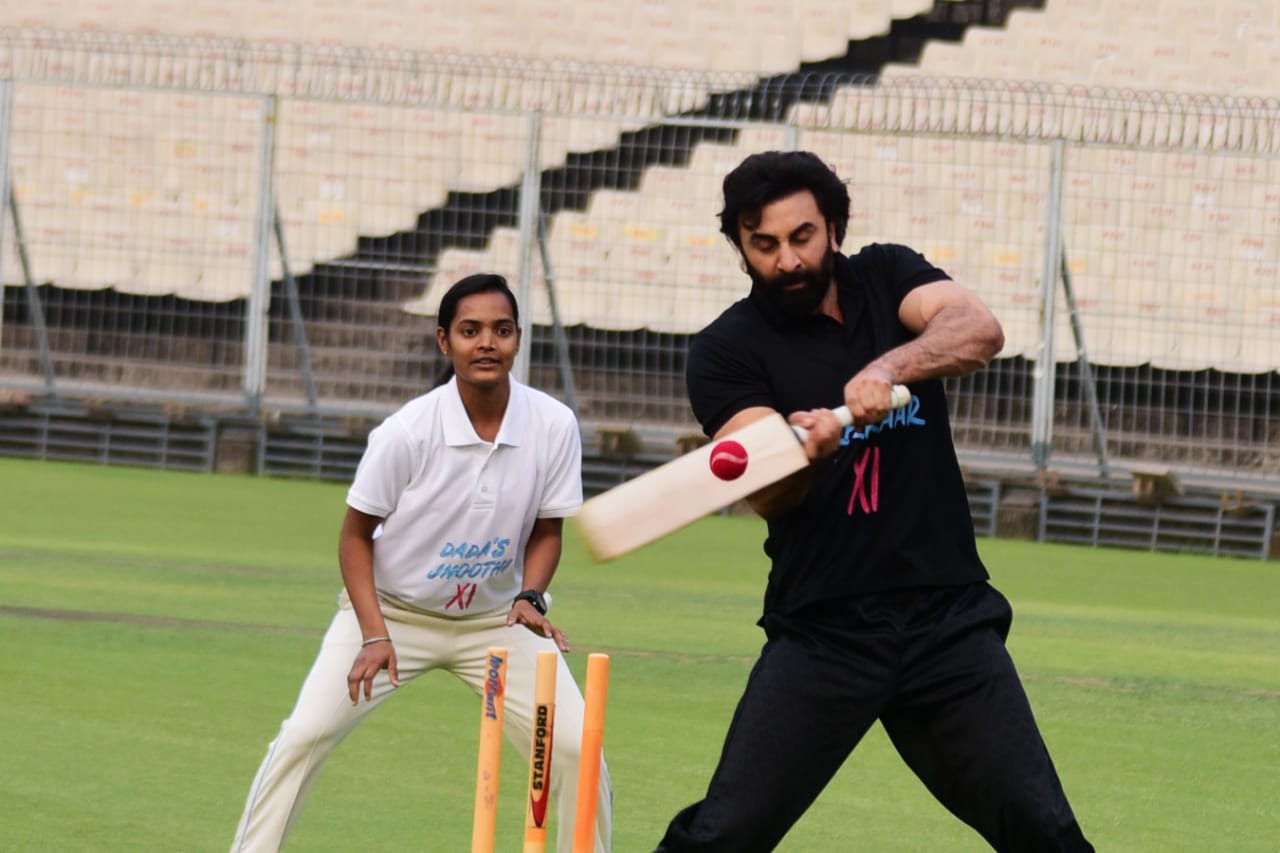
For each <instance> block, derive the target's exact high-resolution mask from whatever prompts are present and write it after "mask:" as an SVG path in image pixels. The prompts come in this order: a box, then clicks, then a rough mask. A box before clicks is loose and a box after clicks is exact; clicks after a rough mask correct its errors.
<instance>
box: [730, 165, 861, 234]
mask: <svg viewBox="0 0 1280 853" xmlns="http://www.w3.org/2000/svg"><path fill="white" fill-rule="evenodd" d="M723 189H724V209H723V210H721V211H720V232H721V233H722V234H724V236H726V237H728V238H729V240H730V242H732V243H733V245H735V246H737V247H738V248H742V242H741V239H740V238H739V236H738V226H739V225H745V226H746V227H748V228H752V227H754V226H756V225H759V224H760V220H759V217H760V210H761V209H762V208H763V207H764V206H765V205H766V204H771V203H773V202H775V201H777V200H778V199H780V198H786V197H787V196H789V195H792V194H794V193H797V192H801V191H802V190H808V191H809V192H811V193H813V198H814V200H815V201H816V202H817V203H818V210H819V212H821V213H822V216H823V218H825V219H826V220H827V222H829V223H831V224H832V225H835V227H836V243H837V244H839V243H843V242H844V235H845V230H846V229H847V228H848V226H849V189H848V187H846V186H845V185H844V181H842V180H840V178H838V177H837V176H836V173H835V172H833V171H831V168H830V167H829V166H828V165H827V164H826V163H823V162H822V160H820V159H819V158H818V156H817V155H816V154H812V153H810V152H808V151H763V152H761V153H759V154H752V155H751V156H750V157H748V158H747V159H745V160H743V161H742V162H741V163H739V164H738V166H737V167H736V168H735V169H734V170H733V171H732V172H730V173H729V174H727V175H725V176H724V187H723Z"/></svg>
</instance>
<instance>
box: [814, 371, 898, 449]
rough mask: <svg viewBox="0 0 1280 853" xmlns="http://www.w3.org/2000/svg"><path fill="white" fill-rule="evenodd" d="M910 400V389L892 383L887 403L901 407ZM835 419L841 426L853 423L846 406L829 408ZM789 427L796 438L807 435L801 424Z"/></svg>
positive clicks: (896, 407) (851, 415)
mask: <svg viewBox="0 0 1280 853" xmlns="http://www.w3.org/2000/svg"><path fill="white" fill-rule="evenodd" d="M910 402H911V389H910V388H908V387H907V386H906V385H894V386H893V390H892V391H890V392H889V405H890V406H892V407H893V408H895V409H901V408H902V407H903V406H905V405H906V404H907V403H910ZM831 411H832V412H833V413H834V414H835V416H836V420H838V421H840V425H841V426H849V425H850V424H851V423H853V413H852V412H850V411H849V407H848V406H837V407H836V408H834V409H832V410H831ZM791 429H792V430H793V431H794V432H795V434H796V438H798V439H800V441H801V442H803V441H804V440H805V439H807V438H808V437H809V431H808V430H807V429H805V428H804V427H802V426H795V425H794V424H793V425H792V427H791Z"/></svg>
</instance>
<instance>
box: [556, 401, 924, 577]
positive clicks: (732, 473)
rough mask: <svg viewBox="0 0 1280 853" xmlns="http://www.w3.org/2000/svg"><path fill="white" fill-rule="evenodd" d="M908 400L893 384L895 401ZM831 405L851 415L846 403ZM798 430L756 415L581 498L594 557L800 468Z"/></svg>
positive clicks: (644, 540) (621, 550)
mask: <svg viewBox="0 0 1280 853" xmlns="http://www.w3.org/2000/svg"><path fill="white" fill-rule="evenodd" d="M910 400H911V391H910V390H908V389H907V387H906V386H905V385H895V386H893V396H892V405H893V407H894V408H895V409H899V408H902V407H903V406H905V405H906V404H907V403H908V402H910ZM833 411H834V412H835V415H836V417H837V418H838V419H839V420H840V422H841V423H842V424H844V425H845V426H848V425H849V424H851V423H853V415H852V414H851V413H850V412H849V409H848V408H847V407H846V406H841V407H839V408H837V409H834V410H833ZM804 438H805V435H804V430H803V429H801V428H800V427H792V426H791V425H790V424H788V423H787V420H786V418H784V417H783V416H782V415H780V414H773V415H770V416H768V417H766V418H762V419H760V420H758V421H756V422H754V423H751V424H748V425H747V426H745V427H743V428H742V429H740V430H735V431H734V432H732V433H730V434H728V435H726V436H723V437H721V438H719V439H717V440H716V441H713V442H711V443H709V444H705V445H703V446H702V447H700V448H698V449H697V450H694V451H692V452H690V453H686V454H684V455H683V456H680V457H678V458H676V459H673V460H671V461H670V462H668V463H666V464H665V465H660V466H658V467H657V468H654V469H653V470H652V471H647V472H646V473H644V474H641V475H640V476H639V477H636V478H634V479H632V480H629V481H627V482H626V483H623V484H622V485H620V486H617V487H616V488H613V489H610V490H609V491H607V492H604V493H603V494H600V495H596V496H595V497H594V498H591V499H590V500H587V501H586V502H584V503H583V504H582V509H581V510H579V512H578V515H577V525H578V529H579V530H580V531H581V532H582V536H583V539H584V540H585V541H586V543H587V548H588V550H590V551H591V555H592V556H593V557H594V558H595V559H596V560H601V561H602V560H612V559H614V558H615V557H620V556H622V555H623V554H626V553H628V552H630V551H634V550H635V549H636V548H639V547H640V546H642V545H647V544H649V543H650V542H653V541H655V540H657V539H661V538H662V537H663V536H666V535H667V534H669V533H674V532H675V531H677V530H679V529H680V528H682V527H685V526H687V525H689V524H692V523H693V522H694V521H697V520H698V519H699V518H702V517H703V516H705V515H708V514H710V513H713V512H715V511H716V510H718V509H722V508H723V507H726V506H728V505H729V504H731V503H733V502H734V501H736V500H741V499H742V498H745V497H746V496H747V495H750V494H752V493H754V492H758V491H759V490H760V489H763V488H764V487H765V486H768V485H771V484H773V483H776V482H778V481H779V480H781V479H783V478H784V477H787V476H789V475H791V474H793V473H795V472H796V471H799V470H800V469H801V468H804V467H805V466H807V465H808V464H809V457H807V456H806V455H805V452H804V448H803V447H802V446H801V444H802V442H803V440H804Z"/></svg>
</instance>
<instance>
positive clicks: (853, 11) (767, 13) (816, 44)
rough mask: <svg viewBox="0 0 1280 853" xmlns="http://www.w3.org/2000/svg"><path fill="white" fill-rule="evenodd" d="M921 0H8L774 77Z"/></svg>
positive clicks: (126, 28)
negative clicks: (464, 0)
mask: <svg viewBox="0 0 1280 853" xmlns="http://www.w3.org/2000/svg"><path fill="white" fill-rule="evenodd" d="M931 5H932V3H931V2H921V0H797V2H793V3H788V4H782V5H778V4H776V3H768V2H765V0H747V2H728V0H693V2H689V0H640V2H633V3H618V2H612V1H611V0H575V2H572V3H565V2H562V0H518V2H514V3H510V2H508V3H501V2H497V0H477V2H472V3H461V4H459V3H453V2H448V0H371V2H366V3H357V4H352V3H340V2H335V0H254V2H252V3H249V2H243V0H242V2H239V3H237V2H234V1H233V2H231V3H227V2H213V0H193V2H187V3H179V2H176V0H151V2H125V0H106V2H99V3H93V4H84V3H74V2H70V0H10V2H8V3H6V4H5V6H4V11H3V12H0V25H4V26H27V27H49V28H56V29H67V30H107V31H123V32H149V33H152V32H157V33H166V34H173V35H187V36H215V37H221V38H240V39H249V40H254V41H283V42H296V43H305V44H326V45H350V46H359V47H369V48H395V49H402V50H414V51H432V52H451V53H463V54H475V55H500V56H512V57H523V58H529V59H541V60H547V61H554V60H576V61H583V62H603V63H608V64H618V63H632V64H636V65H644V66H651V67H661V68H688V69H696V70H708V69H709V70H719V71H737V72H743V71H745V72H751V73H773V72H780V71H787V70H790V69H794V68H796V67H797V66H798V65H799V64H800V63H801V62H804V61H814V60H820V59H828V58H830V57H833V56H839V55H842V54H843V53H844V52H845V50H846V49H847V43H848V41H849V40H850V39H855V38H866V37H868V36H871V35H879V34H882V33H884V32H886V31H887V30H888V29H889V25H890V23H891V22H892V20H893V19H894V18H901V17H909V16H911V15H916V14H919V13H921V12H923V11H927V10H928V8H929V7H930V6H931Z"/></svg>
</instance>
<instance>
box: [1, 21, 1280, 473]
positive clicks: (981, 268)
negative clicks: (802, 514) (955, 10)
mask: <svg viewBox="0 0 1280 853" xmlns="http://www.w3.org/2000/svg"><path fill="white" fill-rule="evenodd" d="M795 147H803V148H807V149H811V150H813V151H815V152H817V153H819V154H820V155H821V156H822V157H823V158H824V159H826V160H827V161H828V162H830V163H831V164H832V165H833V166H834V167H835V168H836V169H837V171H838V172H839V174H841V175H842V176H843V177H845V178H847V179H848V181H849V184H850V189H851V195H852V197H853V204H854V210H853V216H852V219H851V222H850V225H849V236H848V238H847V239H846V241H845V249H846V250H853V249H856V248H857V247H858V246H859V245H861V244H864V243H866V242H870V241H892V242H902V243H907V244H909V245H912V246H914V247H916V248H917V249H919V250H921V251H922V252H924V253H925V254H926V256H928V257H929V258H930V259H931V260H933V261H934V262H935V263H937V264H939V265H940V266H942V267H944V268H946V269H948V270H949V271H950V272H951V273H952V274H953V275H954V276H955V277H956V278H957V279H959V280H961V281H963V282H964V283H966V284H968V285H970V286H971V287H973V288H974V289H976V290H977V291H978V292H979V293H980V294H982V296H983V297H984V298H985V299H986V300H987V301H988V303H989V304H991V306H992V307H993V308H994V309H995V310H996V312H997V314H998V315H999V316H1000V318H1001V320H1002V322H1003V323H1004V325H1005V329H1006V333H1007V336H1008V341H1009V343H1008V346H1007V348H1006V350H1005V352H1004V353H1003V355H1002V357H1001V358H1000V359H999V360H997V361H996V362H995V363H994V364H992V365H991V366H990V367H989V368H988V369H986V370H984V371H982V372H980V373H979V374H977V375H975V376H973V377H969V378H967V379H964V380H957V381H954V382H952V383H951V386H950V390H951V399H952V406H953V412H952V415H953V420H954V424H955V433H956V438H957V442H958V445H959V447H960V448H961V452H962V454H963V455H964V457H965V461H966V462H968V463H969V464H970V465H972V466H975V467H988V468H1001V467H1008V468H1028V469H1035V470H1045V469H1047V468H1049V467H1062V468H1079V469H1085V470H1089V471H1094V472H1099V473H1108V472H1112V471H1117V470H1124V469H1125V468H1131V467H1144V466H1146V467H1150V466H1153V465H1161V466H1172V467H1174V468H1176V469H1177V470H1178V472H1179V473H1180V474H1181V475H1182V476H1183V477H1184V478H1186V479H1189V480H1194V479H1196V478H1203V479H1205V480H1206V481H1213V482H1218V481H1230V482H1233V483H1243V484H1245V485H1247V486H1248V487H1250V488H1255V489H1263V488H1266V487H1267V484H1268V482H1270V481H1273V480H1274V479H1275V475H1276V474H1278V473H1280V382H1278V378H1277V373H1276V371H1277V368H1280V335H1278V334H1277V332H1280V284H1278V282H1277V278H1278V276H1280V227H1278V226H1280V104H1278V103H1277V102H1276V101H1274V100H1263V99H1256V98H1255V99H1232V98H1228V97H1221V98H1213V97H1195V96H1189V95H1177V96H1175V95H1163V94H1160V93H1156V92H1134V91H1110V90H1090V89H1083V88H1070V87H1063V86H1037V85H1030V84H1021V83H1014V82H1008V81H1002V82H996V81H982V80H931V79H925V78H919V77H909V78H902V79H893V80H879V81H877V80H874V79H866V78H855V77H851V76H848V75H840V74H834V73H824V74H790V75H780V76H776V77H770V78H767V79H763V80H762V79H760V78H757V77H754V76H750V75H727V74H723V75H713V74H694V73H685V72H674V71H661V70H647V69H638V68H629V67H621V66H619V67H605V66H594V65H587V64H574V63H564V64H546V63H539V62H533V61H527V60H522V61H515V60H509V61H502V60H496V59H486V58H479V57H457V56H454V57H444V56H435V55H426V54H415V53H396V52H372V51H363V50H356V49H323V48H314V47H306V46H301V45H293V46H290V45H283V46H282V45H273V46H268V45H257V44H252V43H246V42H237V41H218V40H200V39H182V40H178V39H164V38H158V37H144V36H128V37H124V36H107V35H69V34H63V33H42V32H34V33H33V32H29V31H0V164H3V166H4V169H3V171H2V172H0V198H3V199H4V200H5V204H4V208H5V216H4V218H3V220H2V222H3V227H2V229H0V281H2V282H3V284H4V301H3V306H4V307H3V314H2V316H0V389H3V390H5V391H8V392H9V393H10V394H11V395H12V394H25V395H51V396H56V397H70V398H93V399H98V398H102V399H117V400H127V401H132V402H147V401H150V402H173V403H177V404H181V405H184V406H190V405H200V406H204V407H208V408H210V409H213V410H221V411H229V412H238V413H242V414H244V415H247V416H250V417H279V416H281V415H285V416H290V415H299V414H302V415H307V414H311V415H351V414H355V415H364V416H370V417H376V416H379V415H381V414H383V413H385V412H387V411H389V410H391V409H392V408H393V407H395V406H397V405H398V404H400V403H401V402H403V401H405V400H407V399H409V398H411V397H413V396H415V395H416V394H418V393H421V392H422V391H423V390H424V389H425V388H426V387H427V386H428V385H429V384H431V382H432V380H433V378H434V376H435V375H436V374H437V373H438V371H439V370H440V369H441V368H442V367H443V365H442V363H441V362H440V360H439V358H438V356H437V355H436V353H435V352H434V345H433V331H434V323H433V318H432V315H433V313H434V310H435V301H436V300H437V299H438V298H439V294H440V292H441V291H442V289H443V287H444V286H445V285H447V284H448V283H449V282H451V281H453V280H456V279H457V278H458V277H460V276H462V275H464V274H466V273H468V272H471V271H476V270H482V269H483V270H493V271H497V272H501V273H504V274H506V275H507V276H508V277H509V278H510V279H511V280H512V282H513V283H514V284H516V285H518V287H519V289H520V292H521V295H522V304H523V307H524V313H525V324H526V328H527V330H528V331H527V335H528V340H529V341H530V342H531V346H527V347H526V348H525V349H524V352H523V354H522V357H523V359H524V360H523V361H522V363H521V364H520V365H518V368H519V369H520V370H521V371H522V372H523V373H525V374H526V375H528V376H529V378H530V379H531V380H532V381H534V382H535V383H537V384H539V385H541V386H543V387H545V388H547V389H549V390H551V391H552V392H554V393H556V394H558V395H560V396H561V397H563V398H565V399H566V400H568V401H569V402H570V403H572V404H573V405H574V406H575V408H576V409H577V411H578V412H579V415H580V418H581V419H582V421H583V423H584V425H586V426H587V427H588V429H590V427H591V426H592V425H599V424H606V423H622V424H626V425H628V426H629V427H630V428H632V429H634V430H636V431H638V432H639V433H641V434H652V435H656V436H665V437H668V438H669V437H671V436H676V435H679V434H681V433H684V432H687V431H689V430H690V429H692V428H693V426H694V424H693V422H692V418H691V415H690V413H689V410H688V406H687V404H686V402H685V399H684V393H683V359H684V352H685V348H686V345H687V341H688V336H689V334H690V333H692V332H693V331H695V330H696V329H697V328H698V327H699V326H700V325H701V324H703V323H705V322H706V321H707V320H709V319H710V318H711V317H713V316H714V315H715V314H716V313H717V311H718V310H720V309H721V308H722V307H723V306H725V305H727V304H728V303H729V302H731V301H732V300H734V299H736V298H739V297H740V296H741V295H743V294H744V293H745V290H746V280H745V277H744V276H742V274H741V272H740V270H739V269H738V265H737V261H736V259H735V257H734V255H733V253H732V251H731V250H730V248H729V247H728V246H727V244H726V243H725V242H724V240H723V238H721V237H720V236H719V235H718V233H717V231H716V219H715V216H716V213H717V211H718V206H719V201H720V199H719V181H720V180H721V178H722V177H723V175H724V174H725V173H726V172H727V171H728V170H729V169H731V168H732V167H733V166H734V165H736V164H737V163H738V162H739V161H740V160H741V159H742V158H743V157H744V156H745V155H746V154H748V153H750V152H752V151H757V150H761V149H765V148H795ZM663 441H666V439H665V438H664V439H663ZM663 446H664V447H668V448H670V449H671V450H672V451H674V445H673V444H672V443H671V442H666V443H665V444H664V445H663Z"/></svg>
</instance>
